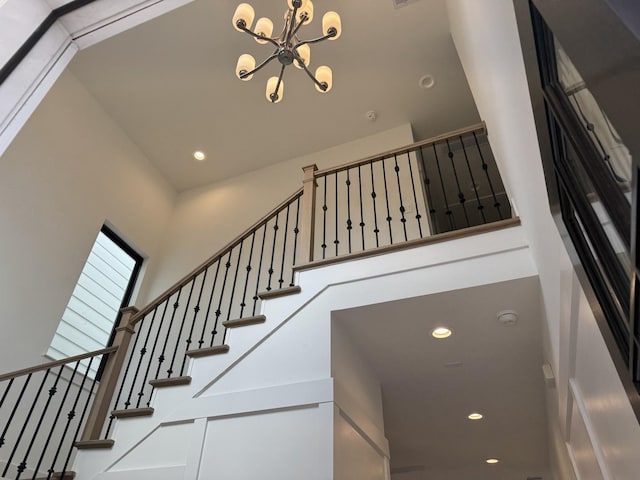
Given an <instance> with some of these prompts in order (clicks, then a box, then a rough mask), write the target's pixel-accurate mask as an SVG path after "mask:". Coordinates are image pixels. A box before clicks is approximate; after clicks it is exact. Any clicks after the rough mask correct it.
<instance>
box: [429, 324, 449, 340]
mask: <svg viewBox="0 0 640 480" xmlns="http://www.w3.org/2000/svg"><path fill="white" fill-rule="evenodd" d="M452 333H453V332H452V331H451V330H450V329H448V328H447V327H438V328H434V329H433V330H432V331H431V336H432V337H433V338H439V339H440V338H447V337H450V336H451V334H452Z"/></svg>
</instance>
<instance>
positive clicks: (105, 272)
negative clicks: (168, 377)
mask: <svg viewBox="0 0 640 480" xmlns="http://www.w3.org/2000/svg"><path fill="white" fill-rule="evenodd" d="M136 263H137V260H136V259H135V258H133V257H132V256H131V255H129V254H128V253H127V252H126V251H124V250H123V249H122V248H121V247H120V246H118V245H117V244H116V243H115V242H114V241H113V240H111V239H110V238H109V237H108V236H107V235H105V234H104V233H103V232H100V233H99V234H98V237H97V239H96V241H95V243H94V245H93V248H92V249H91V253H90V254H89V257H88V258H87V262H86V263H85V265H84V268H83V269H82V273H81V274H80V278H79V279H78V283H77V284H76V287H75V288H74V290H73V294H72V295H71V299H70V300H69V304H68V305H67V308H66V309H65V311H64V313H63V315H62V319H61V320H60V324H59V325H58V329H57V330H56V333H55V335H54V337H53V340H52V341H51V345H50V347H49V350H48V351H47V356H49V357H51V358H53V359H54V360H61V359H64V358H67V357H72V356H74V355H80V354H83V353H87V352H91V351H94V350H99V349H101V348H104V347H106V346H107V343H108V342H109V337H110V335H111V331H112V330H113V326H114V322H115V320H116V318H117V316H118V312H119V310H120V307H121V305H122V300H123V298H124V295H125V292H126V291H127V287H128V285H129V282H130V281H131V277H132V274H133V272H134V269H135V267H136ZM86 363H87V364H88V361H87V362H86ZM99 365H100V362H99V361H94V362H93V364H92V365H91V371H90V375H91V376H95V374H96V371H97V369H98V366H99Z"/></svg>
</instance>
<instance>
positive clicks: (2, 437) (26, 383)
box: [0, 373, 32, 477]
mask: <svg viewBox="0 0 640 480" xmlns="http://www.w3.org/2000/svg"><path fill="white" fill-rule="evenodd" d="M31 375H32V374H31V373H30V374H29V375H27V379H26V380H25V381H24V385H23V386H22V390H20V394H19V395H18V399H17V400H16V403H15V405H14V406H13V409H12V410H11V414H10V415H9V418H8V419H7V423H6V424H5V426H4V430H2V435H0V447H2V445H4V443H5V437H6V435H7V431H8V430H9V426H11V422H12V421H13V417H14V415H15V414H16V410H17V409H18V405H20V402H21V401H22V396H23V395H24V392H25V390H26V389H27V387H28V386H29V382H30V381H31ZM8 468H9V464H8V463H7V465H6V467H5V469H4V471H3V472H2V476H3V477H4V476H5V475H6V474H7V470H8Z"/></svg>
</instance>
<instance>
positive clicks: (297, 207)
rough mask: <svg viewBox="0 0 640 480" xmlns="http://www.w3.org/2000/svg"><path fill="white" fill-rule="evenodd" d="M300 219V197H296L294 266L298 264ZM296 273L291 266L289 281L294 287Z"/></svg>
mask: <svg viewBox="0 0 640 480" xmlns="http://www.w3.org/2000/svg"><path fill="white" fill-rule="evenodd" d="M299 221H300V197H298V198H297V199H296V226H295V228H294V229H293V262H292V265H291V266H292V267H295V266H296V259H297V251H298V233H300V228H299ZM294 275H295V272H294V271H293V268H291V283H289V286H290V287H293V286H294V285H295V283H294Z"/></svg>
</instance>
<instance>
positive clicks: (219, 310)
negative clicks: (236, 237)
mask: <svg viewBox="0 0 640 480" xmlns="http://www.w3.org/2000/svg"><path fill="white" fill-rule="evenodd" d="M232 252H233V248H231V249H229V256H228V257H227V263H225V264H224V278H223V279H222V290H221V291H220V300H219V301H218V308H217V309H216V320H215V322H214V323H213V330H212V331H211V342H210V343H209V346H210V347H213V341H214V340H215V338H216V335H217V334H218V321H219V320H220V315H222V300H223V298H224V291H225V289H226V287H227V277H228V276H229V268H230V267H231V253H232ZM226 337H227V329H226V328H225V329H224V333H223V334H222V343H223V344H224V341H225V339H226Z"/></svg>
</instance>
